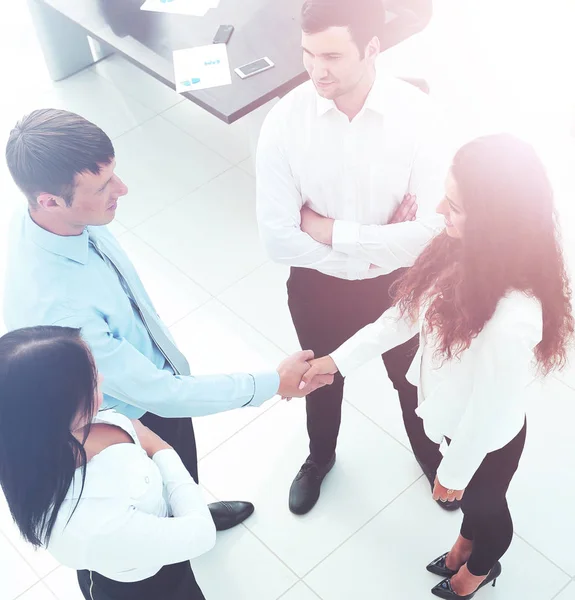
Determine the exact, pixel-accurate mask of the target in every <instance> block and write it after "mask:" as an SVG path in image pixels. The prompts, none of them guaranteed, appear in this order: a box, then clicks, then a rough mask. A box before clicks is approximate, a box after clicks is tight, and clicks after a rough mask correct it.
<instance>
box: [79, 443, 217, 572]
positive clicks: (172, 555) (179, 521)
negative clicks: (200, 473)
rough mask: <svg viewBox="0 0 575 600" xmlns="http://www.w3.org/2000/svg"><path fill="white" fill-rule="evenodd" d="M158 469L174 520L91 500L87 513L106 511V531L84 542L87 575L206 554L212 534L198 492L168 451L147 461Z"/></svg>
mask: <svg viewBox="0 0 575 600" xmlns="http://www.w3.org/2000/svg"><path fill="white" fill-rule="evenodd" d="M153 460H154V462H155V463H156V465H157V466H158V468H159V469H160V472H161V474H162V478H163V480H164V485H165V488H166V492H167V495H168V498H169V502H170V505H171V508H172V513H173V514H174V517H156V516H154V515H151V514H148V513H145V512H142V511H139V510H137V509H136V508H135V507H134V506H131V505H129V503H128V502H126V501H123V500H120V499H113V500H112V499H110V500H93V499H88V500H85V501H82V502H89V503H90V504H91V505H92V511H106V516H107V517H108V518H107V526H106V528H105V529H104V530H102V531H100V532H99V534H98V535H97V536H96V537H95V538H93V539H92V540H90V544H89V555H88V557H87V560H88V564H90V565H93V569H94V570H96V571H98V570H99V569H100V570H102V571H104V572H106V571H121V570H128V569H133V568H146V567H153V566H157V565H169V564H174V563H178V562H183V561H185V560H190V559H192V558H195V557H197V556H200V555H202V554H204V553H205V552H208V551H209V550H211V549H212V548H213V546H214V544H215V542H216V529H215V525H214V521H213V519H212V516H211V514H210V511H209V509H208V507H207V505H206V503H205V501H204V499H203V496H202V492H201V490H200V488H199V486H198V485H197V484H196V482H195V481H194V480H193V479H192V477H191V476H190V474H189V473H188V471H187V470H186V468H185V467H184V465H183V464H182V461H181V460H180V458H179V456H178V455H177V454H176V452H175V451H174V450H162V451H160V452H157V453H156V454H155V455H154V458H153Z"/></svg>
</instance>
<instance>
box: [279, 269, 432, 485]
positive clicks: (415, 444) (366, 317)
mask: <svg viewBox="0 0 575 600" xmlns="http://www.w3.org/2000/svg"><path fill="white" fill-rule="evenodd" d="M399 275H401V272H400V271H395V272H394V273H390V274H389V275H385V276H381V277H377V278H375V279H366V280H359V281H348V280H344V279H337V278H336V277H330V276H329V275H324V274H322V273H319V272H318V271H314V270H311V269H300V268H292V270H291V274H290V278H289V280H288V283H287V289H288V303H289V308H290V312H291V316H292V319H293V323H294V325H295V328H296V331H297V334H298V337H299V341H300V344H301V346H302V348H303V349H304V350H313V351H314V353H315V356H316V357H318V358H319V357H320V356H325V355H326V354H329V353H330V352H333V351H334V350H335V349H336V348H338V347H339V346H340V345H341V344H342V343H343V342H345V341H346V340H347V339H348V338H350V337H351V336H352V335H353V334H354V333H356V332H357V331H359V330H360V329H361V328H362V327H364V326H365V325H367V324H368V323H372V322H373V321H375V320H377V319H378V318H379V317H380V316H381V315H382V314H383V313H384V312H385V311H386V310H387V309H388V308H389V307H390V305H391V296H390V290H389V288H390V286H391V284H392V283H393V282H394V281H395V280H396V279H397V278H398V277H399ZM418 343H419V340H418V338H417V337H415V338H413V339H411V340H409V341H408V342H406V343H405V344H403V345H401V346H398V347H397V348H394V349H393V350H390V351H389V352H386V353H385V354H384V355H383V356H382V358H383V363H384V365H385V368H386V369H387V373H388V375H389V378H390V379H391V382H392V383H393V387H394V388H395V389H396V390H397V392H398V394H399V401H400V403H401V409H402V412H403V422H404V424H405V429H406V431H407V435H408V437H409V441H410V443H411V447H412V448H413V452H414V454H415V457H416V458H417V460H418V462H419V463H420V465H421V466H422V468H424V470H426V471H427V472H429V473H430V474H435V472H436V471H437V467H438V466H439V463H440V461H441V454H440V452H439V447H438V446H437V444H434V443H433V442H432V441H431V440H430V439H429V438H428V437H427V436H426V435H425V432H424V429H423V421H422V420H421V419H420V418H419V417H418V416H417V415H416V414H415V409H416V408H417V388H416V387H415V386H413V385H411V383H409V382H408V381H407V379H406V378H405V374H406V373H407V370H408V369H409V366H410V364H411V361H412V359H413V357H414V355H415V352H416V351H417V347H418ZM374 393H377V391H376V390H374ZM342 401H343V378H342V376H341V375H340V374H339V373H338V374H336V376H335V379H334V382H333V384H332V385H329V386H325V387H323V388H320V389H318V390H316V391H315V392H313V393H312V394H310V395H309V396H308V398H307V403H306V408H307V430H308V434H309V439H310V456H311V458H312V459H313V460H314V461H316V462H317V463H318V464H325V463H327V462H329V460H330V459H331V457H332V456H333V454H334V452H335V448H336V444H337V436H338V433H339V427H340V423H341V405H342Z"/></svg>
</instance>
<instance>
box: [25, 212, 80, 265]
mask: <svg viewBox="0 0 575 600" xmlns="http://www.w3.org/2000/svg"><path fill="white" fill-rule="evenodd" d="M24 235H25V236H26V237H27V238H28V239H29V240H31V241H32V242H33V243H34V244H36V245H37V246H39V247H40V248H42V249H43V250H46V252H51V253H52V254H57V255H58V256H63V257H64V258H68V259H70V260H73V261H75V262H77V263H80V264H82V265H85V264H86V263H87V262H88V230H87V229H84V231H83V232H82V233H81V234H80V235H68V236H65V235H56V234H55V233H51V232H50V231H46V229H42V227H40V226H39V225H37V224H36V223H35V222H34V221H33V220H32V217H31V216H30V213H29V212H27V213H26V219H25V225H24Z"/></svg>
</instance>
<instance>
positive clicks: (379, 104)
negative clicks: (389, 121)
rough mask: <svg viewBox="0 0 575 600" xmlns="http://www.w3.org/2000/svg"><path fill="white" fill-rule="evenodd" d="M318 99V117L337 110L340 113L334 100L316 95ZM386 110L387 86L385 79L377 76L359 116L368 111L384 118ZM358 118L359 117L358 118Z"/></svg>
mask: <svg viewBox="0 0 575 600" xmlns="http://www.w3.org/2000/svg"><path fill="white" fill-rule="evenodd" d="M316 98H317V115H318V117H321V116H323V115H325V114H326V113H328V112H329V111H330V110H332V109H335V110H337V111H338V112H339V109H338V108H337V106H336V105H335V102H334V101H333V100H328V99H327V98H324V97H323V96H320V95H319V94H317V93H316ZM384 109H385V85H384V81H383V78H382V77H381V76H380V75H378V74H377V72H376V74H375V80H374V82H373V85H372V86H371V90H369V94H368V95H367V98H366V99H365V104H364V105H363V108H362V109H361V111H360V112H359V113H358V115H357V116H359V115H361V114H362V113H363V112H365V111H366V110H372V111H374V112H376V113H378V114H380V115H382V116H383V114H384ZM356 118H357V117H356Z"/></svg>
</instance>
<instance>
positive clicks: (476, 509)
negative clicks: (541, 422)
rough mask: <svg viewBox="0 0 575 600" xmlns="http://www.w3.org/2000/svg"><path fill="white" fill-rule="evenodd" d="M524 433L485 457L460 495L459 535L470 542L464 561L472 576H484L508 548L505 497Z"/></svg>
mask: <svg viewBox="0 0 575 600" xmlns="http://www.w3.org/2000/svg"><path fill="white" fill-rule="evenodd" d="M526 432H527V425H526V424H525V425H524V426H523V429H522V430H521V431H520V432H519V433H518V434H517V436H516V437H515V438H514V439H513V440H511V441H510V442H509V443H508V444H507V445H506V446H504V447H503V448H501V449H499V450H496V451H495V452H491V453H489V454H488V455H487V456H486V457H485V459H484V460H483V462H482V463H481V465H480V467H479V469H477V471H476V473H475V475H474V476H473V479H472V480H471V481H470V482H469V485H468V486H467V488H466V490H465V494H464V495H463V500H462V503H461V510H462V512H463V515H464V516H463V523H462V525H461V535H462V536H463V537H464V538H465V539H467V540H472V541H473V550H472V553H471V557H470V558H469V560H468V561H467V568H468V569H469V571H470V572H471V573H472V574H473V575H487V574H488V573H489V571H490V570H491V569H492V568H493V566H494V565H495V563H496V562H497V561H498V560H499V559H500V558H501V557H502V556H503V555H504V554H505V552H507V549H508V548H509V546H510V545H511V540H512V539H513V521H512V520H511V514H510V513H509V507H508V506H507V499H506V495H507V489H508V488H509V484H510V483H511V479H513V475H515V471H517V466H518V464H519V459H520V458H521V454H522V453H523V448H524V446H525V435H526Z"/></svg>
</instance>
